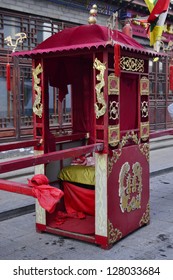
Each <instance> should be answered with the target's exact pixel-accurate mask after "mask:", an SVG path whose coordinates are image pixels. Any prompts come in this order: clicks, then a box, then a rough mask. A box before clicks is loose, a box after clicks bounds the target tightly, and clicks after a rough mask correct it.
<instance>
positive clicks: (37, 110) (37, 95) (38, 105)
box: [32, 63, 43, 118]
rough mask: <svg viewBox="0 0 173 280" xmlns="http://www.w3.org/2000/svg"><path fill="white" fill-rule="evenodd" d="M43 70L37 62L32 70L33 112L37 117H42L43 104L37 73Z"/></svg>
mask: <svg viewBox="0 0 173 280" xmlns="http://www.w3.org/2000/svg"><path fill="white" fill-rule="evenodd" d="M42 72H43V68H42V66H41V64H40V63H39V64H38V65H37V67H36V68H35V69H33V70H32V74H33V78H34V90H35V101H34V105H33V112H34V113H35V114H36V115H37V116H38V117H39V118H41V117H42V113H43V104H41V87H40V86H39V84H40V78H38V75H39V74H40V73H42Z"/></svg>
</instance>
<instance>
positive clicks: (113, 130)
mask: <svg viewBox="0 0 173 280" xmlns="http://www.w3.org/2000/svg"><path fill="white" fill-rule="evenodd" d="M108 135H109V136H108V137H109V144H110V145H111V146H112V147H115V146H116V145H118V143H119V141H120V128H119V125H114V126H109V127H108Z"/></svg>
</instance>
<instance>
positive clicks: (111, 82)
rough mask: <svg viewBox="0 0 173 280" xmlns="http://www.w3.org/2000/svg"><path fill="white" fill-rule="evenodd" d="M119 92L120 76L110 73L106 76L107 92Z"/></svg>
mask: <svg viewBox="0 0 173 280" xmlns="http://www.w3.org/2000/svg"><path fill="white" fill-rule="evenodd" d="M119 92H120V78H119V77H117V76H115V75H114V74H113V73H111V74H110V75H109V76H108V94H109V95H112V94H113V95H114V94H116V95H119Z"/></svg>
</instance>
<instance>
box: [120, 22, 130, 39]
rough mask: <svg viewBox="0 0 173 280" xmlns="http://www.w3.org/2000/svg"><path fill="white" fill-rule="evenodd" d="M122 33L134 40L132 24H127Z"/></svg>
mask: <svg viewBox="0 0 173 280" xmlns="http://www.w3.org/2000/svg"><path fill="white" fill-rule="evenodd" d="M122 32H123V33H124V34H126V35H127V36H129V37H131V38H132V27H131V25H130V23H126V25H125V26H124V27H123V29H122Z"/></svg>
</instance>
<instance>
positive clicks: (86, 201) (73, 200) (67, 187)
mask: <svg viewBox="0 0 173 280" xmlns="http://www.w3.org/2000/svg"><path fill="white" fill-rule="evenodd" d="M63 186H64V203H65V208H66V211H67V213H68V214H73V213H78V212H82V213H84V214H88V215H92V216H94V215H95V191H94V190H88V189H85V188H82V187H78V186H75V185H74V184H71V183H69V182H63Z"/></svg>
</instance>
